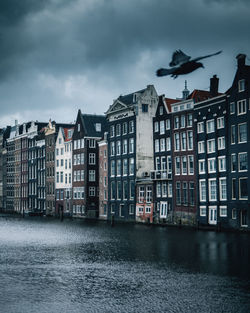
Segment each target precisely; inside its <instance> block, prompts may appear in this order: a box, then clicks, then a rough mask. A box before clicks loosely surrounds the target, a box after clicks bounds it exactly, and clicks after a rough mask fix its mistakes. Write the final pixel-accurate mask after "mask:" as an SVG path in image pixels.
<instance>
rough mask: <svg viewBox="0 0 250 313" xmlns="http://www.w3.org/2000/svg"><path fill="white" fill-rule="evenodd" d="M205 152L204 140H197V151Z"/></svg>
mask: <svg viewBox="0 0 250 313" xmlns="http://www.w3.org/2000/svg"><path fill="white" fill-rule="evenodd" d="M204 152H205V143H204V141H198V153H204Z"/></svg>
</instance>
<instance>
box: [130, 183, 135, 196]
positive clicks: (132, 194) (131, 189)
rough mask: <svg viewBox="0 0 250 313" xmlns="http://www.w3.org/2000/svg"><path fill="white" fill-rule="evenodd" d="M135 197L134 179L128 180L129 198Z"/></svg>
mask: <svg viewBox="0 0 250 313" xmlns="http://www.w3.org/2000/svg"><path fill="white" fill-rule="evenodd" d="M134 197H135V182H134V180H131V181H130V200H133V199H134Z"/></svg>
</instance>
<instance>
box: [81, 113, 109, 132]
mask: <svg viewBox="0 0 250 313" xmlns="http://www.w3.org/2000/svg"><path fill="white" fill-rule="evenodd" d="M81 119H82V125H83V127H84V132H85V136H87V137H102V136H103V133H104V132H105V131H107V121H106V117H105V115H94V114H81ZM96 124H98V125H99V124H100V131H99V129H98V128H97V127H96Z"/></svg>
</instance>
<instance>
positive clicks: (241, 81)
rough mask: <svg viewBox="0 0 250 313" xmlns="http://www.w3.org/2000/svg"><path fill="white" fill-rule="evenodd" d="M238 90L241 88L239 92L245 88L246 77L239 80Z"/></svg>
mask: <svg viewBox="0 0 250 313" xmlns="http://www.w3.org/2000/svg"><path fill="white" fill-rule="evenodd" d="M238 90H239V92H241V91H244V90H245V79H241V80H239V82H238Z"/></svg>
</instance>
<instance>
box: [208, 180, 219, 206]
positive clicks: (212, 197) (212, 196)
mask: <svg viewBox="0 0 250 313" xmlns="http://www.w3.org/2000/svg"><path fill="white" fill-rule="evenodd" d="M208 184H209V185H208V191H209V201H216V200H217V190H216V178H210V179H209V180H208Z"/></svg>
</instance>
